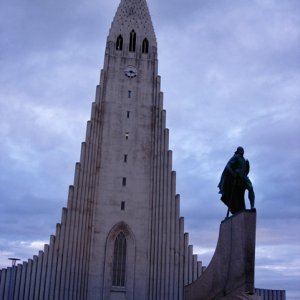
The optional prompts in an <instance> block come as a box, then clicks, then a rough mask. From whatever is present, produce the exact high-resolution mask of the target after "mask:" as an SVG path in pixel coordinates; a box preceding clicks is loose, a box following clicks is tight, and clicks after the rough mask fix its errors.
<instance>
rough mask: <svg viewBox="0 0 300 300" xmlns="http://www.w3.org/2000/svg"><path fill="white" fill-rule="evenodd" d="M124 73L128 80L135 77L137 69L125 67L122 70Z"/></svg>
mask: <svg viewBox="0 0 300 300" xmlns="http://www.w3.org/2000/svg"><path fill="white" fill-rule="evenodd" d="M124 73H125V75H126V76H127V77H129V78H134V77H136V76H137V69H136V67H134V66H127V67H126V68H125V70H124Z"/></svg>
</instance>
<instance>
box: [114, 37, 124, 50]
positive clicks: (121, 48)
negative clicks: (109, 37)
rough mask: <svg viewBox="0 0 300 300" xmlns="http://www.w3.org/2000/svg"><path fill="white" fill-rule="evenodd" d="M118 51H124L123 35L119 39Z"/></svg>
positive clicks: (117, 43)
mask: <svg viewBox="0 0 300 300" xmlns="http://www.w3.org/2000/svg"><path fill="white" fill-rule="evenodd" d="M116 50H119V51H121V50H123V37H122V35H121V34H120V35H119V36H118V37H117V41H116Z"/></svg>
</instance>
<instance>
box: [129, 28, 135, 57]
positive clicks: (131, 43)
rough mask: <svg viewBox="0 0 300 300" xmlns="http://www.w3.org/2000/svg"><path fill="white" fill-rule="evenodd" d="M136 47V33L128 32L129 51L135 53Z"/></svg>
mask: <svg viewBox="0 0 300 300" xmlns="http://www.w3.org/2000/svg"><path fill="white" fill-rule="evenodd" d="M135 47H136V33H135V31H134V30H132V31H131V32H130V39H129V51H130V52H135Z"/></svg>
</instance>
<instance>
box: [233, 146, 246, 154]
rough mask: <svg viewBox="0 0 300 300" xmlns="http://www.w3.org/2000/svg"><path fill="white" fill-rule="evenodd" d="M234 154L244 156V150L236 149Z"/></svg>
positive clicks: (241, 148)
mask: <svg viewBox="0 0 300 300" xmlns="http://www.w3.org/2000/svg"><path fill="white" fill-rule="evenodd" d="M234 153H235V154H240V155H244V148H243V147H241V146H240V147H237V149H236V151H235V152H234Z"/></svg>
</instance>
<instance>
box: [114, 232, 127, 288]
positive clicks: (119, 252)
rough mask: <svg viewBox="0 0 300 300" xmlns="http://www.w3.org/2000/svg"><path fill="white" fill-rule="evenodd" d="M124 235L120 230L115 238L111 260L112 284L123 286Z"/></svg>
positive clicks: (124, 266) (124, 268)
mask: <svg viewBox="0 0 300 300" xmlns="http://www.w3.org/2000/svg"><path fill="white" fill-rule="evenodd" d="M125 271H126V237H125V235H124V233H123V232H120V233H119V234H118V236H117V238H116V240H115V246H114V260H113V279H112V285H113V286H121V287H122V286H123V287H124V286H125Z"/></svg>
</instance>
